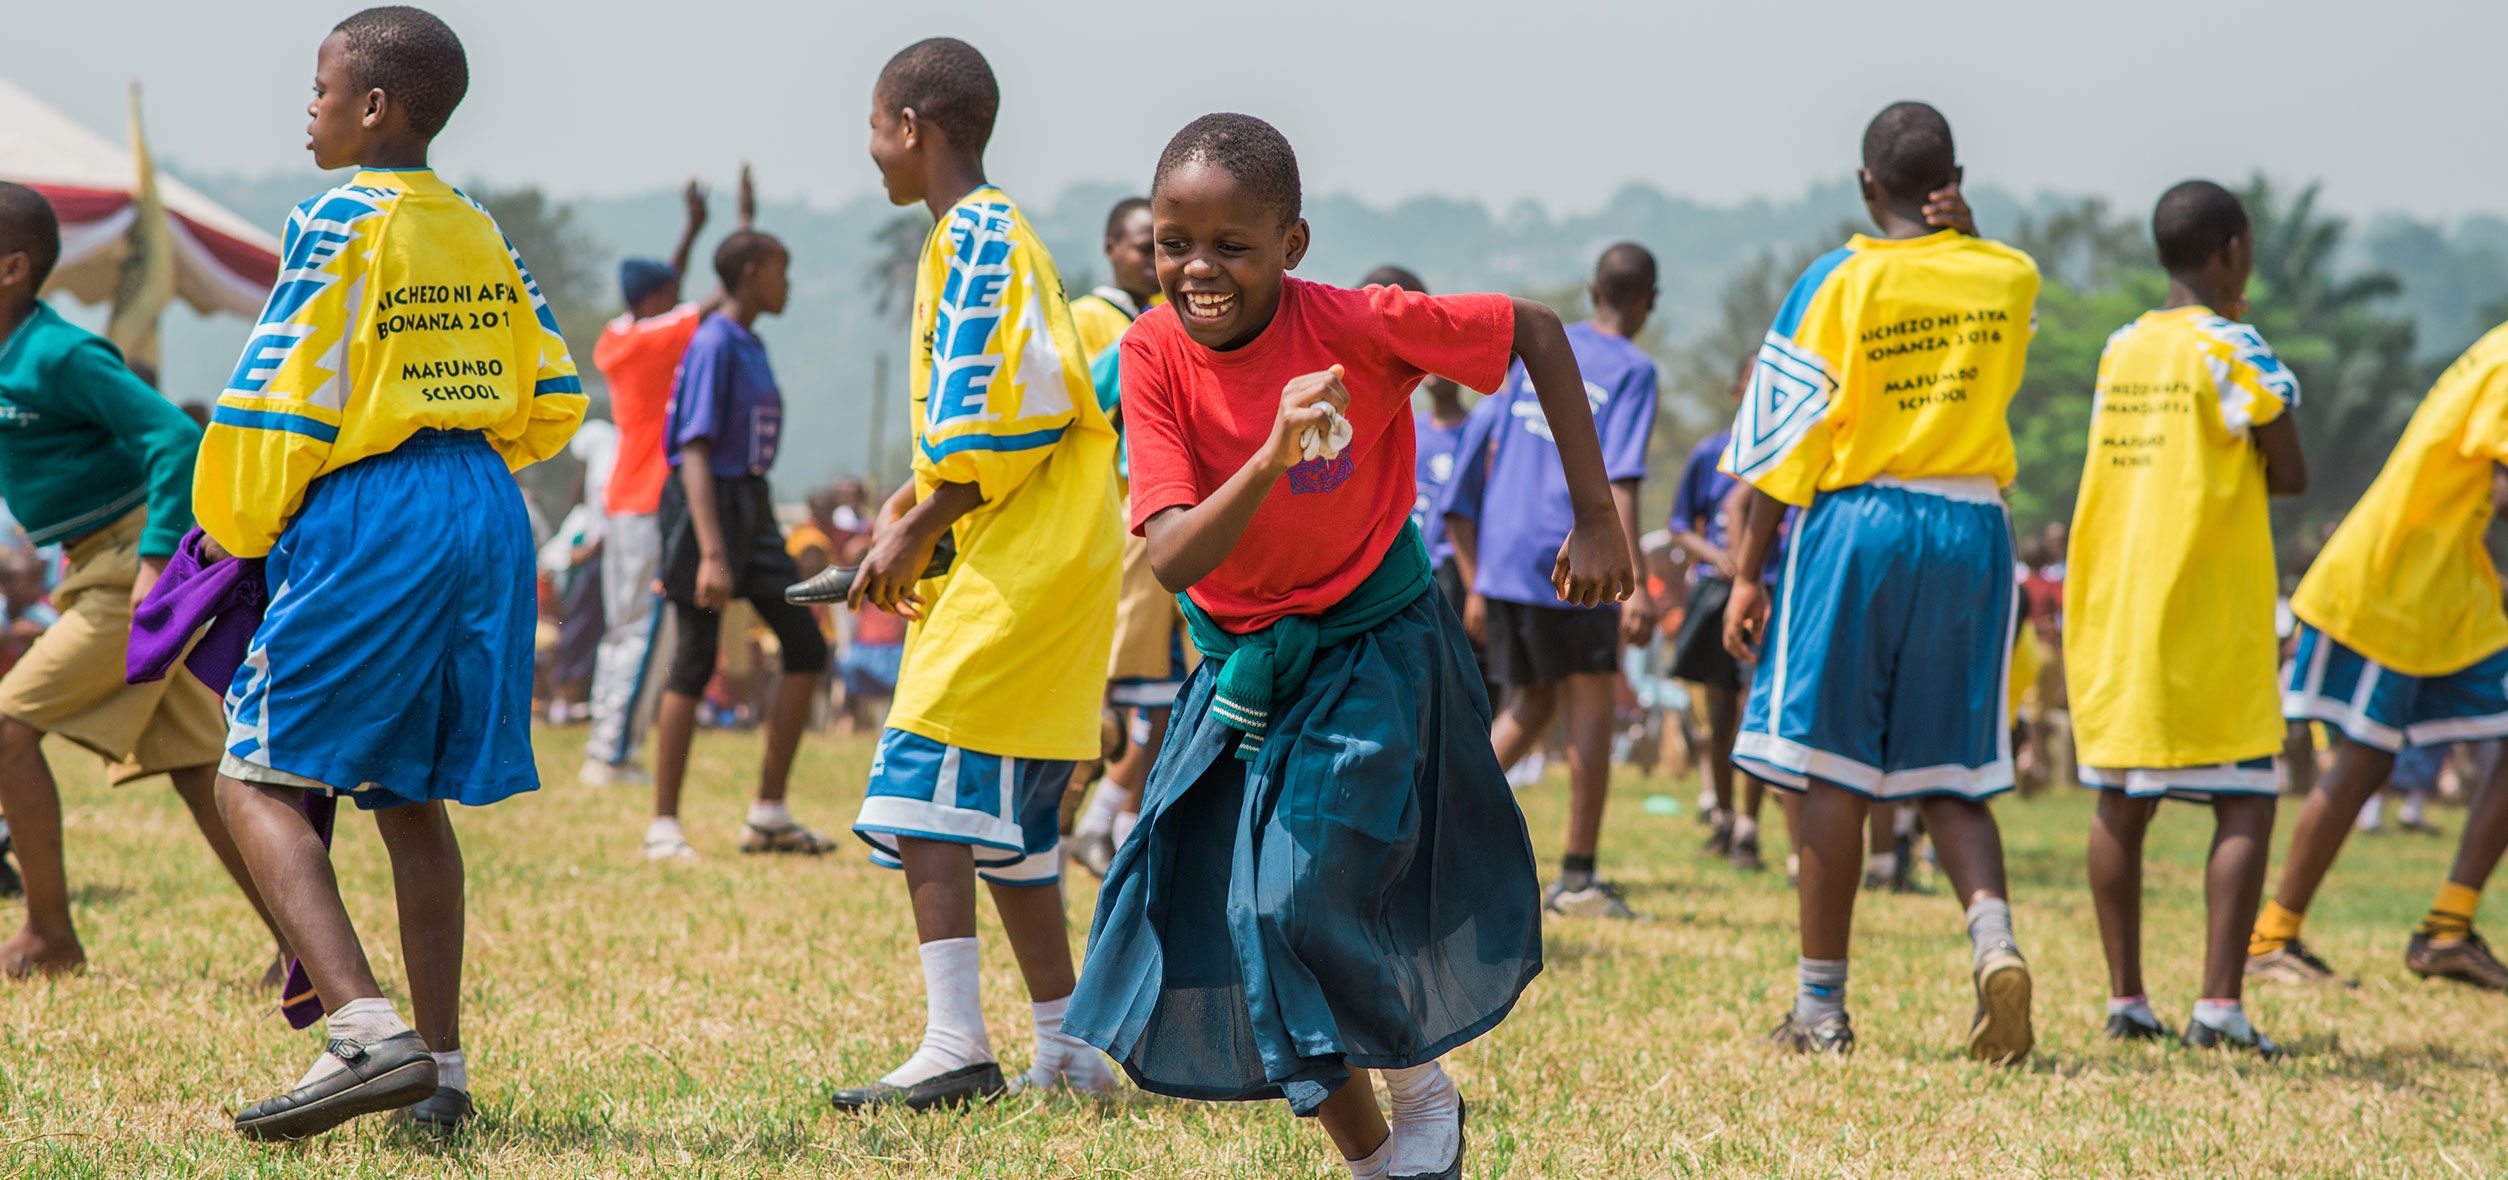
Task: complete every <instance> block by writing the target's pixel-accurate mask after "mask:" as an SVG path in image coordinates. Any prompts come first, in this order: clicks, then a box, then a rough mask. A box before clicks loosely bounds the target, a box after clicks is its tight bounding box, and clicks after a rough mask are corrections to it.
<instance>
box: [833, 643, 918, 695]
mask: <svg viewBox="0 0 2508 1180" xmlns="http://www.w3.org/2000/svg"><path fill="white" fill-rule="evenodd" d="M905 660H906V645H905V644H902V643H853V644H847V645H846V646H845V658H844V659H843V660H841V661H838V663H837V665H836V670H837V671H839V672H841V673H843V674H844V677H845V695H846V696H849V697H893V696H895V695H897V672H898V669H900V668H901V667H903V666H904V665H905Z"/></svg>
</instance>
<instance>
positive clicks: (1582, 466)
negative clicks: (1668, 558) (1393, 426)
mask: <svg viewBox="0 0 2508 1180" xmlns="http://www.w3.org/2000/svg"><path fill="white" fill-rule="evenodd" d="M1514 348H1515V355H1516V356H1517V358H1519V359H1521V360H1522V361H1523V362H1524V372H1525V375H1526V376H1527V377H1528V378H1530V379H1531V381H1532V386H1533V393H1534V395H1535V396H1536V397H1538V398H1540V399H1541V412H1542V416H1543V417H1544V418H1546V419H1548V420H1549V422H1550V433H1551V435H1552V437H1553V438H1554V439H1555V441H1556V442H1557V443H1558V447H1559V466H1560V468H1561V470H1563V471H1564V472H1565V473H1566V475H1567V485H1568V504H1569V507H1570V509H1571V511H1573V512H1574V513H1575V523H1574V524H1573V525H1571V526H1570V527H1569V530H1568V539H1567V543H1566V544H1563V545H1561V546H1559V557H1558V560H1557V562H1556V563H1554V564H1553V565H1552V567H1551V572H1550V583H1551V588H1552V589H1553V590H1555V591H1557V592H1558V595H1559V600H1560V601H1561V602H1566V603H1569V604H1571V605H1575V606H1600V605H1602V604H1603V603H1605V602H1618V601H1620V600H1622V599H1624V598H1627V597H1628V596H1629V592H1630V591H1632V590H1634V589H1635V588H1636V585H1637V572H1636V571H1637V564H1636V558H1635V557H1634V556H1633V555H1632V554H1631V552H1630V549H1629V542H1628V535H1627V531H1626V530H1625V529H1624V528H1623V527H1622V526H1621V524H1620V513H1619V509H1618V507H1617V506H1616V505H1615V504H1614V503H1613V497H1612V494H1611V481H1610V478H1609V476H1608V474H1607V472H1606V469H1605V468H1604V466H1603V462H1602V437H1601V435H1599V434H1598V433H1596V431H1595V430H1594V411H1593V406H1592V405H1591V404H1590V403H1588V402H1587V401H1586V400H1585V378H1584V376H1583V375H1582V374H1581V373H1580V372H1579V371H1578V370H1577V367H1576V353H1575V352H1574V351H1572V350H1571V349H1570V348H1569V347H1568V338H1567V331H1566V329H1564V328H1562V327H1561V326H1560V324H1559V315H1558V313H1557V312H1554V311H1552V310H1550V308H1549V307H1547V306H1546V305H1543V304H1540V303H1536V302H1534V301H1532V300H1530V299H1518V300H1516V301H1515V341H1514Z"/></svg>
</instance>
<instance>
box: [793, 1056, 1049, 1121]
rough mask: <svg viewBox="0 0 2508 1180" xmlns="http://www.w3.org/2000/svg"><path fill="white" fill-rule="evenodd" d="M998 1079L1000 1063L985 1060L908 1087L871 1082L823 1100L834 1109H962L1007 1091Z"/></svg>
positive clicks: (836, 1093)
mask: <svg viewBox="0 0 2508 1180" xmlns="http://www.w3.org/2000/svg"><path fill="white" fill-rule="evenodd" d="M1009 1090H1010V1086H1009V1084H1008V1083H1006V1082H1004V1081H1003V1080H1002V1076H1001V1063H1000V1062H997V1061H987V1062H985V1063H983V1064H981V1065H969V1066H964V1067H962V1068H959V1069H953V1070H950V1071H949V1072H948V1073H945V1074H941V1075H939V1076H938V1077H931V1078H925V1079H924V1080H922V1081H919V1082H916V1083H915V1084H913V1085H911V1086H892V1085H889V1084H888V1083H886V1082H873V1083H871V1084H870V1085H867V1086H856V1087H855V1088H853V1089H851V1090H838V1091H836V1092H835V1093H833V1094H830V1095H828V1097H827V1100H828V1102H829V1103H830V1104H832V1105H834V1106H835V1108H836V1109H838V1110H870V1109H872V1108H873V1107H879V1106H902V1107H905V1108H906V1109H907V1110H930V1109H932V1108H933V1107H935V1106H965V1105H967V1104H968V1103H970V1102H990V1101H992V1100H993V1099H995V1098H999V1097H1001V1096H1002V1095H1003V1094H1005V1093H1007V1092H1009Z"/></svg>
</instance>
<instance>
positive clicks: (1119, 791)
mask: <svg viewBox="0 0 2508 1180" xmlns="http://www.w3.org/2000/svg"><path fill="white" fill-rule="evenodd" d="M1131 803H1132V792H1130V791H1127V790H1125V789H1123V788H1122V787H1118V786H1116V785H1115V784H1114V782H1113V780H1111V779H1110V780H1108V781H1106V782H1101V783H1099V784H1097V793H1096V794H1094V795H1091V796H1089V805H1088V806H1087V807H1085V808H1083V809H1081V811H1080V822H1078V823H1076V824H1073V825H1072V826H1071V834H1072V835H1073V836H1098V835H1104V834H1106V833H1109V832H1112V831H1114V830H1115V813H1116V812H1119V811H1122V810H1123V809H1124V808H1126V807H1128V806H1130V805H1131Z"/></svg>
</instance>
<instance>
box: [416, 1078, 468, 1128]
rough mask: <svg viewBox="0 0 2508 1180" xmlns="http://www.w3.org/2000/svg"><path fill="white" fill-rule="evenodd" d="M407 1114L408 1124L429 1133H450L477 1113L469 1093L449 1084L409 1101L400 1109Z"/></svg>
mask: <svg viewBox="0 0 2508 1180" xmlns="http://www.w3.org/2000/svg"><path fill="white" fill-rule="evenodd" d="M401 1113H402V1114H405V1115H407V1116H409V1122H410V1125H411V1126H413V1127H416V1128H417V1129H419V1130H420V1131H423V1132H426V1133H428V1134H431V1135H450V1134H453V1133H454V1132H457V1131H459V1130H461V1129H462V1126H463V1125H464V1124H466V1123H468V1122H469V1121H470V1116H471V1115H473V1114H476V1113H478V1108H477V1107H475V1106H473V1105H472V1104H471V1101H470V1095H469V1094H468V1093H465V1092H463V1091H460V1090H456V1089H454V1088H452V1087H451V1086H437V1087H436V1088H435V1093H433V1094H429V1095H427V1096H426V1097H424V1098H421V1099H419V1100H418V1101H416V1102H413V1103H410V1104H409V1106H408V1107H407V1108H405V1109H404V1110H402V1111H401Z"/></svg>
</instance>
